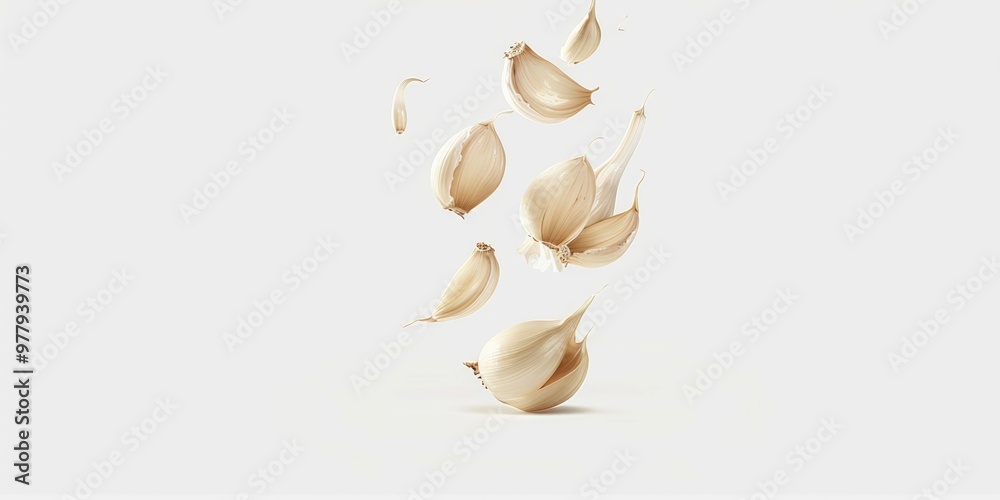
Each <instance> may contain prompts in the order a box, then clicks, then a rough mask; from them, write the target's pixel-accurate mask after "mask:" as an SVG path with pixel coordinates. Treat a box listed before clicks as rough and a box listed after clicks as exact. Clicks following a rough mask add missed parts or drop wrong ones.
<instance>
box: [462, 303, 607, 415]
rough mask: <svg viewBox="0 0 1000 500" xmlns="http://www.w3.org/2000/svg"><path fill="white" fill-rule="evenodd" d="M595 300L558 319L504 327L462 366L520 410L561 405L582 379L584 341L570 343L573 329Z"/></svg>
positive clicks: (502, 400) (574, 330) (495, 393)
mask: <svg viewBox="0 0 1000 500" xmlns="http://www.w3.org/2000/svg"><path fill="white" fill-rule="evenodd" d="M595 296H596V294H595V295H592V296H590V298H588V299H587V301H586V302H584V303H583V305H582V306H580V308H579V309H577V310H576V311H575V312H574V313H573V314H571V315H569V316H567V317H566V318H564V319H562V320H548V321H528V322H525V323H519V324H517V325H514V326H512V327H510V328H507V329H506V330H504V331H502V332H500V333H498V334H497V335H496V336H494V337H493V338H492V339H490V340H489V341H488V342H487V343H486V345H485V346H484V347H483V349H482V351H481V352H480V353H479V361H477V362H476V363H466V366H469V367H472V368H473V370H474V372H475V373H476V374H477V375H479V376H480V378H482V381H483V385H485V386H486V388H487V389H489V391H490V392H491V393H492V394H493V396H494V397H496V398H497V399H498V400H499V401H501V402H503V403H506V404H509V405H511V406H514V407H516V408H519V409H522V410H524V411H538V410H543V409H546V408H551V407H552V406H555V405H557V404H560V403H562V402H564V401H566V400H567V399H569V397H570V396H572V395H573V393H575V392H576V390H577V389H579V386H580V384H581V383H582V382H583V377H584V376H585V375H586V370H587V363H588V358H587V355H586V351H585V348H586V347H585V341H586V340H585V339H584V340H581V341H579V342H578V341H577V340H576V329H577V326H579V324H580V320H581V319H582V318H583V315H584V313H585V312H586V311H587V308H588V307H589V306H590V304H591V302H593V300H594V297H595ZM577 378H578V379H579V380H577Z"/></svg>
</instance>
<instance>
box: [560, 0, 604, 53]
mask: <svg viewBox="0 0 1000 500" xmlns="http://www.w3.org/2000/svg"><path fill="white" fill-rule="evenodd" d="M596 6H597V0H590V10H589V11H587V17H585V18H583V21H580V24H578V25H576V28H573V32H572V33H570V35H569V39H567V40H566V45H563V48H562V53H561V54H560V55H561V56H562V59H563V61H566V62H568V63H570V64H577V63H579V62H582V61H583V60H584V59H586V58H588V57H590V56H591V55H593V54H594V51H596V50H597V46H598V45H600V43H601V25H600V24H598V23H597V11H596V9H595V7H596Z"/></svg>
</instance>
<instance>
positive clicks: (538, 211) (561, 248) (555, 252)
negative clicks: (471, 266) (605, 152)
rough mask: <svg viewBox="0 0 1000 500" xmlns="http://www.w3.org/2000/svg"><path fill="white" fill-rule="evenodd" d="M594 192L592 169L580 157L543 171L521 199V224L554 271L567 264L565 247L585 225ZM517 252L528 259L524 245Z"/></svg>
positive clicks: (583, 157)
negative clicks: (552, 264) (549, 261)
mask: <svg viewBox="0 0 1000 500" xmlns="http://www.w3.org/2000/svg"><path fill="white" fill-rule="evenodd" d="M595 189H596V180H595V178H594V169H593V167H591V165H590V162H589V161H587V157H586V155H580V156H577V157H575V158H570V159H569V160H566V161H562V162H559V163H557V164H555V165H553V166H551V167H549V168H548V169H546V170H545V171H543V172H542V173H541V174H539V175H538V177H535V179H534V180H532V181H531V183H530V184H528V188H527V189H526V190H525V192H524V197H523V198H521V224H522V225H523V226H524V229H525V230H527V231H528V235H529V236H530V237H531V238H532V239H534V241H535V242H537V243H538V245H537V249H538V252H539V253H540V254H542V255H543V258H545V259H546V260H551V261H552V262H553V263H554V264H555V265H556V269H557V270H562V266H563V265H565V264H566V263H568V262H569V253H570V252H569V248H568V247H567V246H566V244H567V243H569V242H570V241H572V240H573V239H574V238H576V236H577V235H579V234H580V231H582V230H583V228H584V227H585V226H586V224H587V219H588V218H589V216H590V210H591V207H593V205H594V194H595ZM529 246H530V245H529ZM518 251H519V252H520V253H521V255H524V256H525V257H526V258H528V257H529V253H527V247H526V246H525V245H524V244H522V245H521V247H519V248H518Z"/></svg>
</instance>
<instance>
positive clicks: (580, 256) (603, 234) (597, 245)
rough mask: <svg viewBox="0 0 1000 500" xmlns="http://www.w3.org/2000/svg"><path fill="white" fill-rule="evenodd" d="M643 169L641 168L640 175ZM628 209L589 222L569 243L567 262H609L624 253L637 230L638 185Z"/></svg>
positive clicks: (587, 263)
mask: <svg viewBox="0 0 1000 500" xmlns="http://www.w3.org/2000/svg"><path fill="white" fill-rule="evenodd" d="M645 176H646V173H645V172H643V178H645ZM641 184H642V178H640V179H639V183H638V184H636V186H635V198H633V200H632V207H631V208H629V209H628V210H626V211H624V212H622V213H620V214H618V215H613V216H611V217H608V218H607V219H604V220H601V221H597V222H595V223H593V224H590V225H588V226H587V227H585V228H584V229H583V231H581V232H580V235H579V236H577V237H576V238H574V239H573V241H571V242H570V243H569V251H570V257H569V263H570V264H574V265H577V266H583V267H601V266H605V265H608V264H610V263H612V262H614V261H616V260H618V258H619V257H621V256H622V255H624V254H625V252H626V251H627V250H628V247H629V246H631V245H632V240H633V239H635V234H636V232H637V231H638V230H639V185H641Z"/></svg>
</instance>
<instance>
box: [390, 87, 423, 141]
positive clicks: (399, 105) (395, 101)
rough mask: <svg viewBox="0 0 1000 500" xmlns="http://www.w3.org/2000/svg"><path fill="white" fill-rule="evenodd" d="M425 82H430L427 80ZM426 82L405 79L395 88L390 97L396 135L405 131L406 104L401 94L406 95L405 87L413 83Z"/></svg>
mask: <svg viewBox="0 0 1000 500" xmlns="http://www.w3.org/2000/svg"><path fill="white" fill-rule="evenodd" d="M427 80H430V78H428V79H427ZM427 80H421V79H419V78H407V79H406V80H403V81H402V82H399V85H397V86H396V94H395V95H393V96H392V126H393V128H395V129H396V133H397V134H402V133H403V131H405V130H406V102H405V101H404V99H403V94H405V93H406V86H407V85H409V84H410V83H413V82H420V83H426V82H427Z"/></svg>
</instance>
